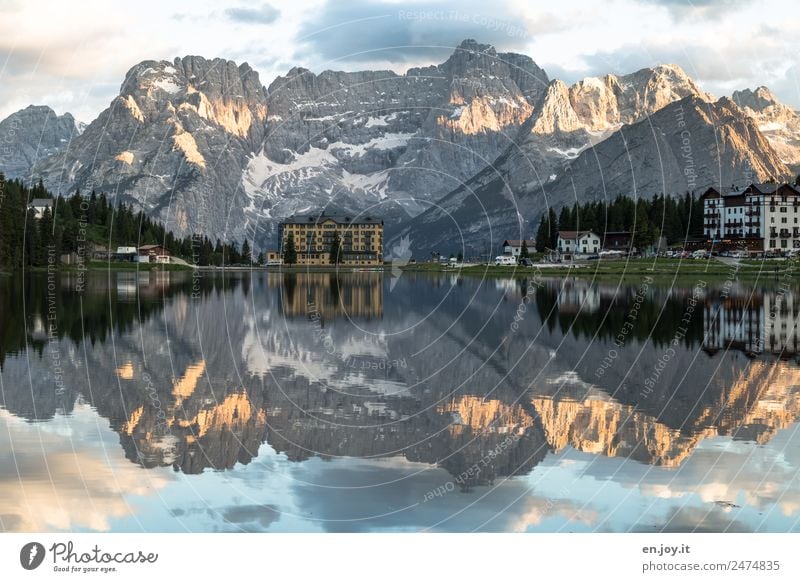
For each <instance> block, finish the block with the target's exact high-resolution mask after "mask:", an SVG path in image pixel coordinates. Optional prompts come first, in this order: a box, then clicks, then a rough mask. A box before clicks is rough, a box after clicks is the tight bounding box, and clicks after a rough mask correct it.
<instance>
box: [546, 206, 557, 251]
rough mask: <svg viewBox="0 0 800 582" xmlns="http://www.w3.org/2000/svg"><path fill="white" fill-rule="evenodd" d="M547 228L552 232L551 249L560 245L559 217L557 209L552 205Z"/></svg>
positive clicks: (548, 214) (548, 213)
mask: <svg viewBox="0 0 800 582" xmlns="http://www.w3.org/2000/svg"><path fill="white" fill-rule="evenodd" d="M547 228H548V230H549V232H550V244H549V247H550V248H551V249H555V248H556V246H557V245H558V219H557V218H556V211H555V210H554V209H553V208H552V207H551V208H550V210H549V211H548V212H547Z"/></svg>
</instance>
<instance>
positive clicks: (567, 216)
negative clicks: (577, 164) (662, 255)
mask: <svg viewBox="0 0 800 582" xmlns="http://www.w3.org/2000/svg"><path fill="white" fill-rule="evenodd" d="M559 230H591V231H594V232H595V233H597V234H598V235H599V236H600V239H601V240H602V239H603V237H604V235H605V234H606V233H607V232H621V231H626V232H630V233H631V235H632V237H633V244H634V246H636V247H638V248H645V247H648V246H650V245H652V244H654V243H655V242H656V241H657V240H658V239H659V238H660V237H662V236H663V237H665V238H666V239H667V244H669V245H672V244H675V243H680V242H682V241H685V240H686V239H688V238H694V237H700V236H702V234H703V201H702V200H701V199H699V198H696V197H695V196H694V195H692V194H689V193H686V194H685V195H684V196H664V195H663V194H657V195H655V196H653V197H652V198H639V199H633V198H630V197H628V196H619V197H617V198H616V199H614V200H613V201H611V202H605V201H593V202H585V203H583V204H577V203H575V204H573V205H572V206H571V207H569V206H564V207H563V208H561V209H560V211H559V212H558V213H557V212H556V210H555V209H553V208H550V210H549V212H548V213H546V214H543V215H542V217H541V219H540V221H539V226H538V229H537V231H536V250H537V251H539V252H542V251H544V250H545V249H546V248H550V249H555V248H556V240H557V237H558V231H559Z"/></svg>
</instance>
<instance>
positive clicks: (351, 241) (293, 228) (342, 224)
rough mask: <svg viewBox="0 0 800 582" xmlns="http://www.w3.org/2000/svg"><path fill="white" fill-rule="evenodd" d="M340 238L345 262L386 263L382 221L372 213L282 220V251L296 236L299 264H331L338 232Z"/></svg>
mask: <svg viewBox="0 0 800 582" xmlns="http://www.w3.org/2000/svg"><path fill="white" fill-rule="evenodd" d="M337 232H338V233H339V240H340V241H341V245H342V246H341V249H342V254H343V257H342V262H341V264H343V265H364V266H380V265H383V220H381V219H380V218H375V217H372V216H359V217H351V216H345V215H333V214H325V213H324V212H322V213H319V214H302V215H295V216H291V217H289V218H287V219H286V220H285V221H283V222H281V224H280V227H279V234H280V240H281V252H284V251H285V250H286V241H287V240H288V238H289V235H290V234H293V235H294V246H295V249H296V250H297V264H298V265H329V264H330V253H329V250H330V248H331V243H332V242H333V237H334V234H335V233H337Z"/></svg>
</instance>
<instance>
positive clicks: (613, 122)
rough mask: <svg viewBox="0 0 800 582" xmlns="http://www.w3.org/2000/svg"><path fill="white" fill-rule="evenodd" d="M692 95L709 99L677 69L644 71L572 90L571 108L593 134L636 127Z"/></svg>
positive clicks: (588, 80) (584, 82)
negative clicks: (670, 105) (620, 127)
mask: <svg viewBox="0 0 800 582" xmlns="http://www.w3.org/2000/svg"><path fill="white" fill-rule="evenodd" d="M690 95H697V96H699V97H701V98H703V99H706V100H709V99H710V97H709V96H708V95H706V94H705V93H704V92H703V91H701V90H700V88H699V87H698V86H697V85H696V84H695V82H694V81H692V79H691V78H689V76H688V75H687V74H686V73H685V72H684V71H683V69H681V68H680V67H679V66H677V65H660V66H657V67H653V68H645V69H641V70H639V71H636V72H635V73H631V74H630V75H623V76H620V77H618V76H616V75H606V76H605V77H602V78H597V77H588V78H586V79H584V80H582V81H580V82H578V83H576V84H575V85H573V86H572V87H570V89H569V100H570V104H571V105H572V107H573V109H574V110H575V113H576V114H577V116H578V117H579V118H580V119H581V121H582V122H583V123H584V124H585V128H586V129H588V130H590V131H607V130H608V129H616V128H618V127H619V126H620V125H623V124H624V125H629V124H631V123H636V122H637V121H639V120H641V119H643V118H644V117H645V116H647V115H650V114H652V113H654V112H656V111H658V110H659V109H662V108H663V107H665V106H667V105H669V104H670V103H673V102H674V101H678V100H679V99H683V98H684V97H688V96H690Z"/></svg>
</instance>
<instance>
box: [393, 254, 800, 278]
mask: <svg viewBox="0 0 800 582" xmlns="http://www.w3.org/2000/svg"><path fill="white" fill-rule="evenodd" d="M404 270H408V271H419V272H428V273H439V272H440V273H447V272H454V270H453V269H446V268H444V267H443V266H442V265H437V264H435V263H423V264H420V265H409V266H407V267H404ZM459 272H460V273H461V274H463V275H470V276H479V277H485V276H489V277H530V276H531V275H532V274H533V273H536V272H538V273H539V276H541V277H564V276H570V277H581V278H588V279H605V280H609V279H613V280H619V279H631V280H635V279H638V280H641V279H642V278H644V277H648V276H649V277H652V278H653V279H657V280H660V281H671V280H673V279H676V280H683V281H686V280H687V279H694V280H700V279H702V280H706V279H707V280H714V281H720V280H726V279H731V280H755V279H759V280H763V281H765V282H766V281H769V280H774V279H776V278H778V279H785V278H786V277H792V278H794V277H795V276H796V275H800V268H799V266H798V264H797V263H796V262H789V261H773V260H765V261H758V260H744V261H742V262H741V263H740V264H739V265H738V269H736V268H735V267H734V266H733V265H730V264H725V263H722V262H720V261H718V260H716V259H710V260H694V259H682V260H681V259H630V260H601V261H586V262H583V263H579V264H576V265H574V266H568V265H563V266H561V265H558V266H536V265H535V266H534V267H511V266H494V265H488V266H487V265H477V266H473V267H465V268H462V269H460V270H459Z"/></svg>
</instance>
